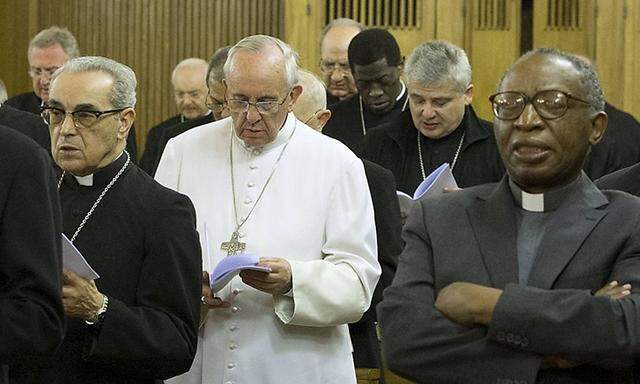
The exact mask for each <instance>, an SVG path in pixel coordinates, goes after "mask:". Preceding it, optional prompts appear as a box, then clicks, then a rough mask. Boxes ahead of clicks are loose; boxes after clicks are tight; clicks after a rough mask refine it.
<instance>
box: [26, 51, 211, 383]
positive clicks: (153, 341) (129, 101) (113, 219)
mask: <svg viewBox="0 0 640 384" xmlns="http://www.w3.org/2000/svg"><path fill="white" fill-rule="evenodd" d="M135 88H136V76H135V74H134V73H133V71H132V70H131V69H130V68H129V67H127V66H125V65H123V64H120V63H118V62H115V61H113V60H111V59H107V58H103V57H80V58H76V59H72V60H70V61H68V62H67V63H66V64H64V65H63V66H62V67H61V68H60V69H58V70H57V71H56V72H55V73H54V75H53V77H52V81H51V89H50V95H49V96H50V97H49V100H48V101H47V102H46V104H45V107H44V108H43V109H44V116H45V117H46V119H47V121H48V123H49V128H50V130H51V138H52V140H51V143H52V149H51V151H52V154H53V159H54V160H55V162H56V164H57V165H58V166H59V167H60V169H61V170H62V175H60V178H59V180H58V189H59V191H60V201H61V205H62V223H63V232H64V234H65V235H66V237H67V238H68V239H70V242H71V243H72V244H73V246H74V247H75V248H76V249H77V250H78V251H79V252H81V253H82V255H83V256H84V258H85V259H86V260H87V262H88V263H89V264H90V265H91V267H92V268H93V269H94V270H95V272H96V273H97V274H98V275H99V278H95V276H93V277H92V276H87V275H81V274H79V273H76V272H74V271H73V270H71V269H66V268H65V269H64V272H63V284H64V285H63V287H62V303H63V306H64V310H65V314H66V316H67V323H68V327H67V333H66V336H65V339H64V342H63V345H62V346H61V348H60V349H59V351H58V353H57V354H56V355H55V356H54V358H53V359H51V360H47V361H43V362H39V363H38V364H36V365H37V366H38V368H37V369H33V368H31V367H30V364H29V362H28V361H25V362H24V368H25V371H24V374H25V375H28V377H31V378H36V379H35V380H32V381H31V382H43V383H44V382H47V383H82V384H86V383H149V384H151V383H156V382H157V381H156V380H159V379H165V378H168V377H171V376H174V375H176V374H179V373H182V372H185V371H186V370H188V369H189V366H190V365H191V361H192V359H193V357H194V355H195V352H196V339H197V326H198V317H199V297H200V284H199V277H200V269H201V263H200V247H199V243H198V235H197V233H196V229H195V212H194V210H193V205H192V204H191V202H190V201H189V199H188V198H187V197H185V196H183V195H179V194H177V193H175V192H173V191H171V190H169V189H166V188H164V187H162V186H161V185H159V184H158V183H156V182H155V181H154V180H153V179H151V178H150V177H149V176H148V175H147V174H146V173H144V172H143V171H142V170H141V169H140V168H138V167H137V166H136V165H135V164H133V163H132V162H131V155H130V154H129V153H128V152H127V151H125V140H126V137H127V132H128V130H129V129H130V128H131V125H132V124H133V121H134V118H135V114H136V113H135V109H134V108H135V104H136V91H135ZM63 242H67V240H65V239H64V238H63ZM94 278H95V280H94ZM27 369H30V370H29V371H27ZM18 382H20V380H18Z"/></svg>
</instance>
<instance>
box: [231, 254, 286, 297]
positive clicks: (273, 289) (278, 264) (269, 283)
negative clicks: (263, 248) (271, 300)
mask: <svg viewBox="0 0 640 384" xmlns="http://www.w3.org/2000/svg"><path fill="white" fill-rule="evenodd" d="M258 265H259V266H261V267H266V268H268V270H269V273H265V272H264V271H260V270H244V271H242V272H240V277H242V281H243V282H244V283H245V284H247V285H249V286H252V287H253V288H255V289H257V290H260V291H262V292H265V293H270V294H272V295H281V294H284V293H287V292H289V291H290V290H291V286H292V279H291V265H290V264H289V262H288V261H287V260H285V259H280V258H277V257H261V258H260V262H259V264H258Z"/></svg>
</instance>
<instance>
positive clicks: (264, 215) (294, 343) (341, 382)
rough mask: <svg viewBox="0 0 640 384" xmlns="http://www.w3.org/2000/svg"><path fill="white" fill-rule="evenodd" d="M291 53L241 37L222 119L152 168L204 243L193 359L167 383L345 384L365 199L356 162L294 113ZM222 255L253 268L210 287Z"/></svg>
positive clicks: (349, 379)
mask: <svg viewBox="0 0 640 384" xmlns="http://www.w3.org/2000/svg"><path fill="white" fill-rule="evenodd" d="M296 57H297V55H296V53H295V52H294V51H293V50H292V49H291V47H289V46H288V45H287V44H285V43H284V42H282V41H280V40H278V39H276V38H274V37H270V36H264V35H256V36H249V37H246V38H244V39H242V40H241V41H240V42H238V43H237V44H236V45H235V46H234V47H233V48H231V50H230V51H229V56H228V58H227V61H226V63H225V65H224V74H225V79H224V83H225V85H226V93H225V99H226V101H227V106H228V108H229V112H230V113H231V118H230V119H223V120H220V121H216V122H213V123H210V124H206V125H202V126H200V127H196V128H194V129H192V130H190V131H188V132H186V133H184V134H182V135H180V136H177V137H175V138H173V139H172V140H170V141H169V143H168V144H167V147H166V148H165V151H164V153H163V155H162V159H161V160H160V165H159V167H158V171H157V173H156V179H157V180H158V181H160V182H161V183H163V184H164V185H166V186H168V187H170V188H173V189H175V190H177V191H178V192H180V193H184V194H186V195H187V196H189V197H190V198H191V199H192V200H193V202H194V204H195V207H196V212H197V214H198V226H199V228H198V229H199V232H200V234H201V239H203V243H204V247H205V251H204V252H203V255H205V259H204V263H203V264H204V266H205V272H204V273H203V285H202V306H203V317H202V323H203V325H202V328H201V331H200V342H199V345H198V347H199V348H198V355H197V357H196V359H195V360H194V364H193V366H192V367H191V370H190V372H189V373H188V374H186V375H183V376H180V377H177V378H175V379H174V380H171V381H169V382H170V383H199V384H200V383H202V384H204V383H223V382H238V383H265V384H269V383H273V384H299V383H306V384H345V383H352V384H353V383H355V382H356V378H355V371H354V366H353V360H352V357H351V344H350V342H349V331H348V328H347V325H346V324H347V323H350V322H354V321H356V320H358V319H359V318H360V317H361V316H362V314H363V313H364V311H366V310H367V308H368V307H369V303H370V301H371V296H372V294H373V291H374V288H375V285H376V282H377V280H378V276H379V275H380V265H379V264H378V261H377V258H376V234H375V225H374V214H373V208H372V204H371V197H370V194H369V189H368V188H367V181H366V178H365V174H364V170H363V166H362V162H361V161H360V160H359V159H358V158H357V157H355V156H354V155H353V154H352V153H351V152H350V151H349V150H348V149H347V148H346V147H344V146H343V145H341V144H339V143H338V142H336V141H335V140H332V139H330V138H328V137H325V136H323V135H320V134H318V133H317V132H314V131H313V130H312V129H311V128H310V127H308V126H307V125H305V124H304V123H303V122H301V121H299V120H298V119H296V117H295V116H294V115H293V113H291V110H292V109H293V107H294V105H295V103H296V101H297V99H298V97H299V96H300V93H301V91H302V87H301V86H299V85H298V84H297V74H298V65H297V62H296ZM309 174H313V177H309ZM238 253H240V255H238ZM223 260H224V261H225V262H233V261H231V260H236V262H239V260H244V262H245V263H248V265H250V266H252V268H256V267H258V268H261V270H242V272H240V276H239V277H234V278H233V279H231V280H230V281H228V283H227V284H226V285H222V286H220V284H221V283H219V280H213V279H212V278H211V279H210V277H209V276H210V275H209V273H210V272H212V270H213V269H214V268H215V266H216V265H217V264H218V263H219V262H221V261H223ZM231 276H233V275H231ZM210 283H213V284H212V285H211V284H210ZM212 286H213V288H212ZM214 294H215V295H216V296H215V297H214Z"/></svg>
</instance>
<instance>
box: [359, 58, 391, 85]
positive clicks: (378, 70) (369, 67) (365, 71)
mask: <svg viewBox="0 0 640 384" xmlns="http://www.w3.org/2000/svg"><path fill="white" fill-rule="evenodd" d="M395 69H396V66H394V65H389V64H388V62H387V58H386V57H383V58H381V59H378V60H376V61H374V62H372V63H370V64H366V65H360V64H355V65H354V66H353V74H354V75H355V76H357V77H358V78H359V79H360V80H368V79H372V80H373V79H377V78H380V77H382V76H384V75H388V74H390V73H393V72H394V70H395Z"/></svg>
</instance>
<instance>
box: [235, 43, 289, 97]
mask: <svg viewBox="0 0 640 384" xmlns="http://www.w3.org/2000/svg"><path fill="white" fill-rule="evenodd" d="M274 50H275V51H277V52H274ZM230 60H231V62H230V68H229V75H228V76H226V79H225V81H226V84H227V87H228V88H229V89H230V90H231V89H236V88H244V87H247V86H260V85H262V86H265V87H268V88H276V89H278V90H279V89H284V88H287V77H286V69H285V59H284V56H283V55H282V53H281V52H280V51H279V50H277V48H275V49H266V50H265V51H264V52H253V51H249V50H240V51H238V52H236V53H235V55H233V56H232V57H231V59H230Z"/></svg>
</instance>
